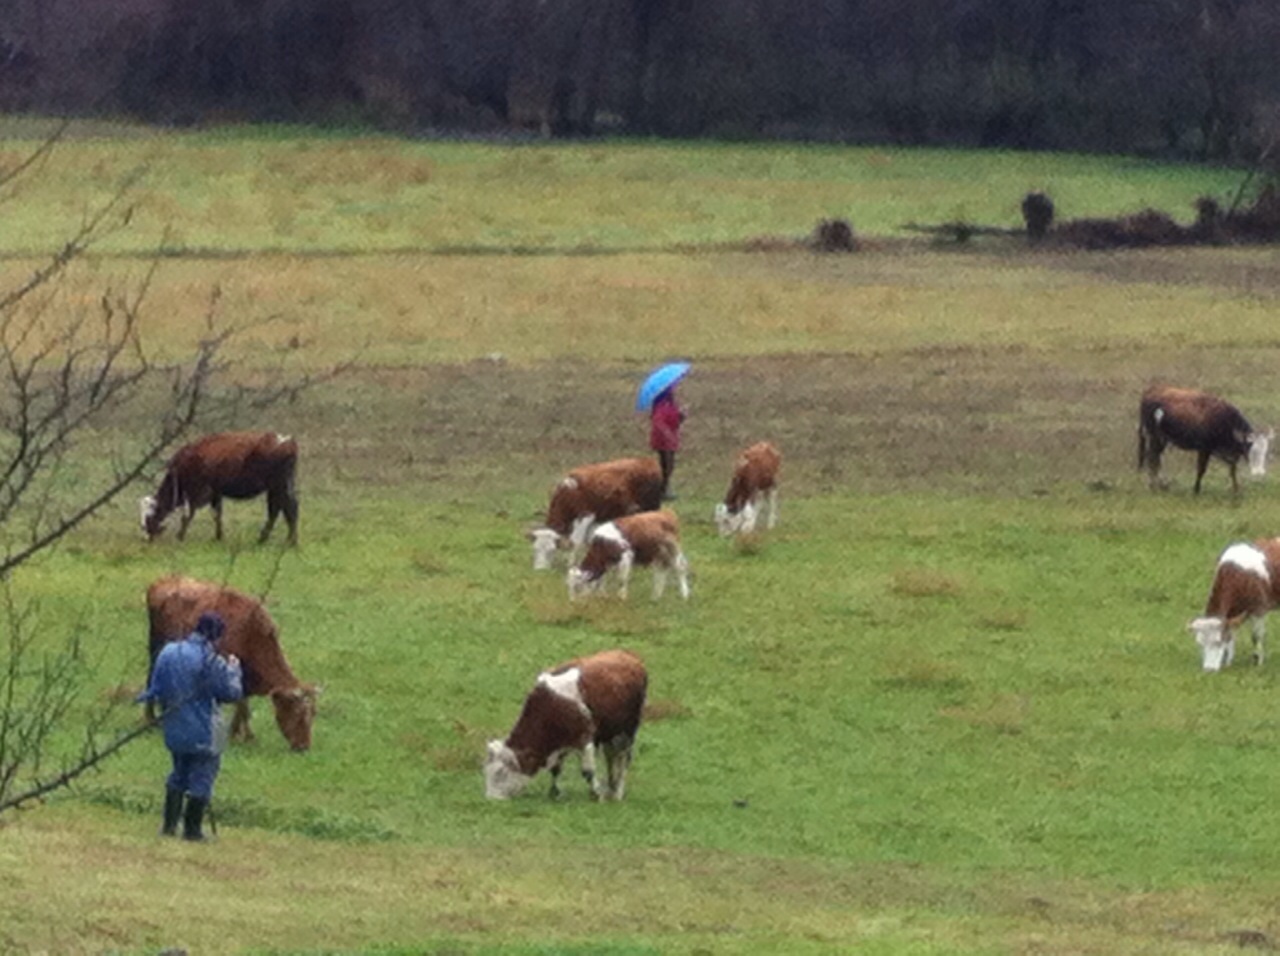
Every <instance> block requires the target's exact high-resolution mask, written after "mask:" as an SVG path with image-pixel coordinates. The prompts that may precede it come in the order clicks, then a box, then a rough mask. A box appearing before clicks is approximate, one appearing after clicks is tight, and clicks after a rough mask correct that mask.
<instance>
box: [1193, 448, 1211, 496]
mask: <svg viewBox="0 0 1280 956" xmlns="http://www.w3.org/2000/svg"><path fill="white" fill-rule="evenodd" d="M1208 467H1209V452H1207V451H1198V452H1196V487H1195V494H1197V495H1198V494H1200V482H1201V481H1203V480H1204V473H1205V469H1207V468H1208Z"/></svg>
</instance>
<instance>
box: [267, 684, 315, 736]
mask: <svg viewBox="0 0 1280 956" xmlns="http://www.w3.org/2000/svg"><path fill="white" fill-rule="evenodd" d="M319 693H320V689H319V688H318V687H315V686H314V685H312V684H299V685H297V686H296V687H277V688H275V689H273V690H272V691H271V694H270V696H271V703H272V704H273V705H275V708H276V724H277V725H279V727H280V733H282V734H284V739H285V740H287V741H289V746H290V747H292V748H293V749H294V750H298V751H303V750H310V749H311V725H312V724H313V723H315V719H316V697H317V696H318V695H319Z"/></svg>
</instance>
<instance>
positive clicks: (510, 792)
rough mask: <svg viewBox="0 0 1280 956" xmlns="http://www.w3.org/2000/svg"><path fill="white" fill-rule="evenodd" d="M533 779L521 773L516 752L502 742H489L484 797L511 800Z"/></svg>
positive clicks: (486, 755) (485, 760) (485, 766)
mask: <svg viewBox="0 0 1280 956" xmlns="http://www.w3.org/2000/svg"><path fill="white" fill-rule="evenodd" d="M531 779H532V778H531V777H530V776H529V775H528V774H525V773H521V772H520V763H519V761H517V760H516V755H515V752H514V751H513V750H512V749H511V748H510V747H508V746H507V745H506V744H504V743H503V742H502V741H501V740H491V741H489V749H488V751H487V752H486V753H485V757H484V795H485V796H486V797H488V798H489V799H490V800H509V799H511V798H512V797H514V796H516V795H517V794H518V793H520V791H521V790H523V789H524V788H525V787H527V786H528V785H529V781H530V780H531Z"/></svg>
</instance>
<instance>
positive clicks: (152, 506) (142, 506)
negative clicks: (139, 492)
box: [138, 495, 164, 540]
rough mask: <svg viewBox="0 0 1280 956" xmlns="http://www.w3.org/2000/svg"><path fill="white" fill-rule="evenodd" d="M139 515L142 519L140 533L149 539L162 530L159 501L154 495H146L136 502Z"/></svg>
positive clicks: (162, 522)
mask: <svg viewBox="0 0 1280 956" xmlns="http://www.w3.org/2000/svg"><path fill="white" fill-rule="evenodd" d="M138 512H139V517H140V518H141V519H142V533H143V534H145V535H146V536H147V539H148V540H150V539H152V538H154V537H155V536H156V535H158V534H159V533H160V532H161V531H163V530H164V518H163V517H161V515H160V503H159V502H158V501H157V500H156V499H155V496H154V495H147V496H146V497H145V498H143V499H142V500H141V501H139V502H138Z"/></svg>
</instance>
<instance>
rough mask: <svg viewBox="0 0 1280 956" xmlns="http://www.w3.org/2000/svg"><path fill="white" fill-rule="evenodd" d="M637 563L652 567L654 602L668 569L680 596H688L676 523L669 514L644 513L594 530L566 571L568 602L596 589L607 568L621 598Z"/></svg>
mask: <svg viewBox="0 0 1280 956" xmlns="http://www.w3.org/2000/svg"><path fill="white" fill-rule="evenodd" d="M637 564H638V565H640V566H641V567H646V566H647V567H652V568H653V597H654V600H655V601H656V600H657V599H658V598H660V597H662V592H663V590H665V588H666V585H667V572H668V571H671V570H674V571H675V572H676V578H677V580H678V581H679V582H680V596H681V597H682V598H688V597H689V562H688V560H687V559H686V558H685V556H684V552H683V551H681V550H680V521H679V519H678V518H676V516H675V515H674V514H673V513H672V512H670V511H646V512H643V513H642V514H638V515H628V516H627V517H625V518H619V519H618V520H617V521H610V522H609V523H607V524H602V525H601V526H600V527H598V528H596V530H595V531H593V532H592V533H591V540H590V541H589V542H588V543H587V553H586V554H585V555H584V556H583V558H582V562H581V563H580V564H579V565H578V566H577V567H575V568H570V569H569V575H568V584H569V599H570V600H574V599H575V598H578V597H581V596H582V595H583V594H586V593H587V592H589V591H596V590H599V589H600V588H601V587H602V586H603V582H604V576H605V573H606V572H607V571H609V570H610V569H611V568H617V573H618V596H619V597H622V598H625V597H626V596H627V585H628V583H629V582H630V580H631V569H632V567H634V566H635V565H637Z"/></svg>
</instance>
